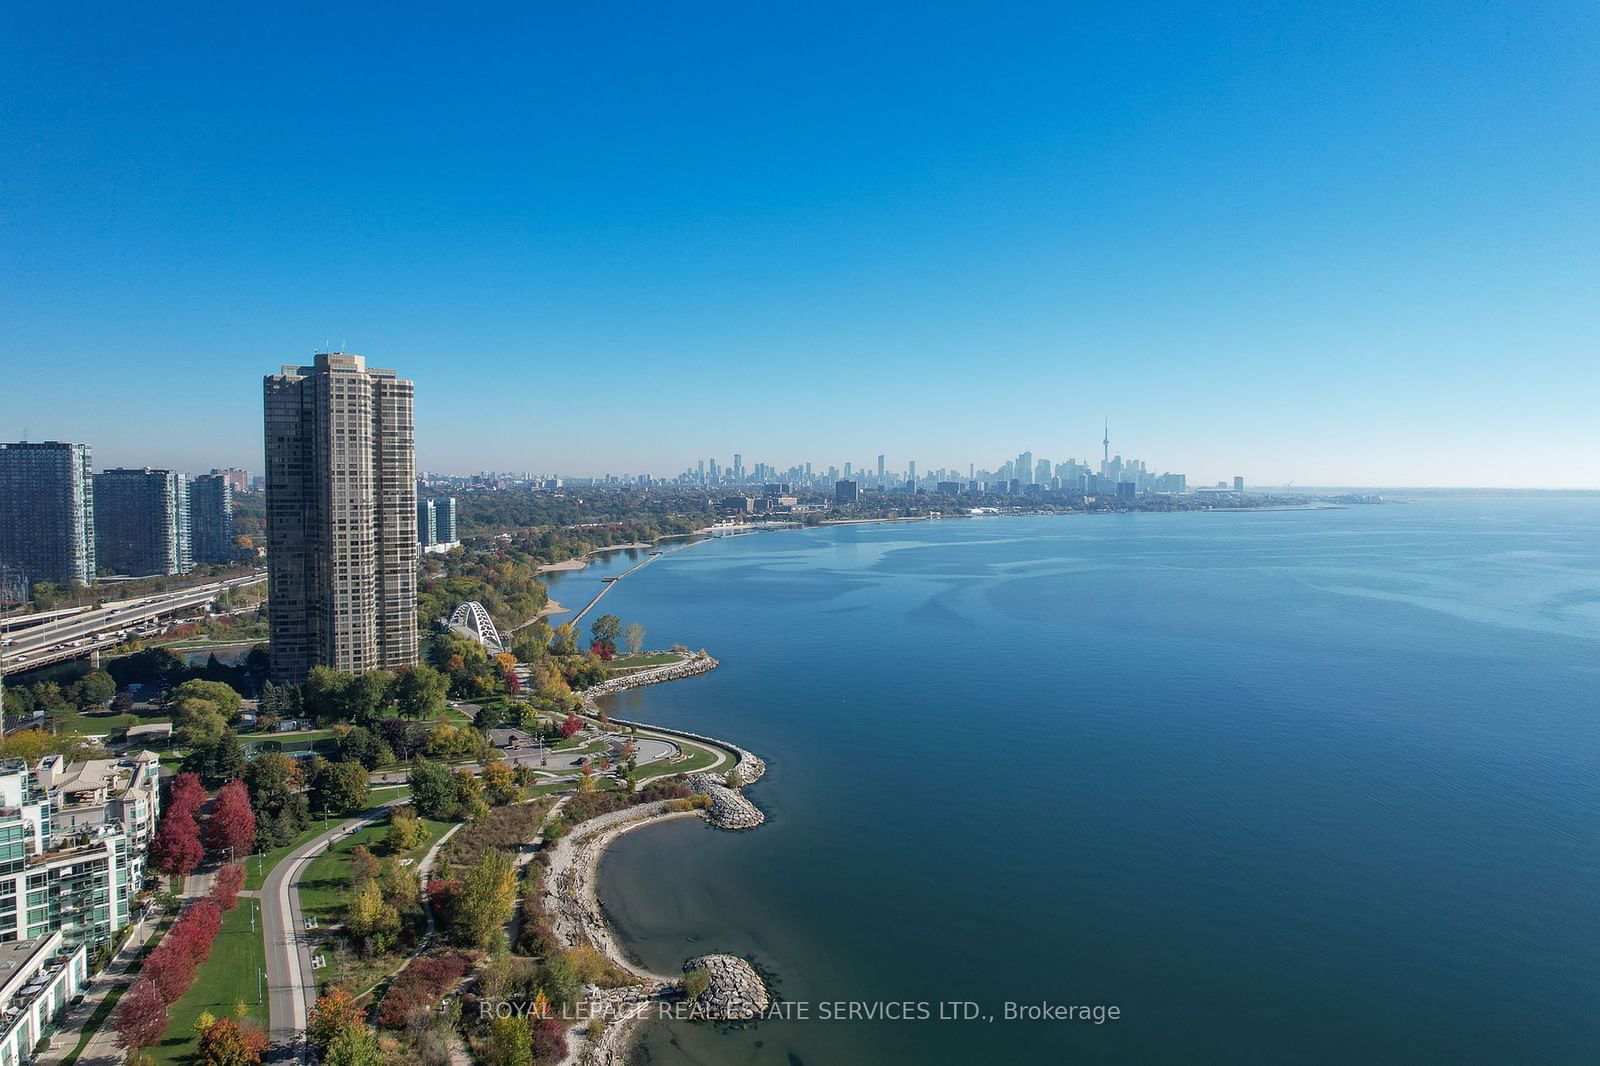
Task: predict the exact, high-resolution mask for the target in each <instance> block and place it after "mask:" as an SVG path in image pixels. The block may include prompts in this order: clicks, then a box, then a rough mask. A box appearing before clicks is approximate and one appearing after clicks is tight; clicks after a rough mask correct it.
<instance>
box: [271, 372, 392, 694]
mask: <svg viewBox="0 0 1600 1066" xmlns="http://www.w3.org/2000/svg"><path fill="white" fill-rule="evenodd" d="M263 388H264V393H265V411H266V445H267V448H266V458H267V470H266V485H267V565H268V577H267V581H268V586H267V587H268V595H269V600H268V602H269V604H270V607H269V617H270V620H271V627H272V673H273V676H274V677H276V678H278V679H280V680H286V681H298V680H300V679H302V678H304V677H305V676H306V674H307V673H309V672H310V670H311V668H312V667H313V666H331V667H333V668H334V669H336V670H344V671H348V672H350V673H358V674H359V673H363V672H365V671H368V670H375V669H379V668H392V667H396V666H409V665H411V664H412V663H414V662H416V659H417V587H416V581H417V480H416V459H415V454H414V429H413V424H412V391H413V390H412V384H411V382H409V381H404V380H402V379H400V378H398V377H397V376H396V375H395V372H394V371H393V370H378V369H375V368H374V369H368V367H367V361H366V359H365V358H363V357H362V356H359V355H348V354H346V353H344V352H334V353H324V354H318V355H317V356H316V357H315V359H314V360H313V362H312V365H311V366H298V367H297V366H285V367H284V368H283V372H282V373H280V374H269V375H267V377H266V378H265V380H264V382H263Z"/></svg>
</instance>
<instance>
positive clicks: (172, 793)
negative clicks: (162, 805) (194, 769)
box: [166, 773, 206, 815]
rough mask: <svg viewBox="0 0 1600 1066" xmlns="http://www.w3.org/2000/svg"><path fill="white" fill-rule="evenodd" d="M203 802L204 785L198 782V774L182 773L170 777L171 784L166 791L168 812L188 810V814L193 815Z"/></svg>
mask: <svg viewBox="0 0 1600 1066" xmlns="http://www.w3.org/2000/svg"><path fill="white" fill-rule="evenodd" d="M205 803H206V787H205V786H204V785H202V784H201V783H200V777H199V775H197V774H193V773H184V774H179V775H178V776H177V777H174V778H173V779H172V786H171V788H170V789H169V790H168V792H167V808H166V809H167V813H168V814H171V813H173V812H175V811H188V812H189V814H190V815H195V814H198V813H199V812H200V808H201V807H204V806H205Z"/></svg>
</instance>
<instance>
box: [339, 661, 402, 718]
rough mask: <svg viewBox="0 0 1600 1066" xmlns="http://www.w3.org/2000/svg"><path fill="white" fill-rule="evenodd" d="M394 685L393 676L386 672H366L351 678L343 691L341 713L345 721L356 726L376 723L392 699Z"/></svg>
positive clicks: (394, 679)
mask: <svg viewBox="0 0 1600 1066" xmlns="http://www.w3.org/2000/svg"><path fill="white" fill-rule="evenodd" d="M395 684H396V678H395V675H394V674H393V673H391V672H390V671H388V670H368V671H367V672H366V673H364V674H359V675H357V676H356V677H354V678H352V679H351V681H350V683H349V684H347V685H346V686H345V690H344V699H343V708H342V711H343V715H344V718H345V720H346V721H350V722H354V723H356V724H357V725H368V724H370V723H372V722H375V721H377V720H378V716H379V714H380V713H381V712H382V711H383V710H384V709H385V708H387V707H388V706H389V702H390V700H391V699H392V698H393V695H394V691H395Z"/></svg>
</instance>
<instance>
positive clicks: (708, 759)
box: [635, 737, 732, 781]
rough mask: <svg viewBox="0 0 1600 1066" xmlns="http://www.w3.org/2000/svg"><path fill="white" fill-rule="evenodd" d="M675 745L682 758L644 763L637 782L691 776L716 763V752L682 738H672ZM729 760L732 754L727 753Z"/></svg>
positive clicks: (640, 768)
mask: <svg viewBox="0 0 1600 1066" xmlns="http://www.w3.org/2000/svg"><path fill="white" fill-rule="evenodd" d="M671 739H672V740H674V741H675V742H676V743H677V745H678V746H679V747H680V748H682V749H683V754H684V757H683V758H682V759H679V760H678V761H676V762H664V763H655V762H653V763H646V764H645V765H644V766H641V767H639V775H638V777H637V778H636V779H635V780H637V781H650V780H653V779H654V778H657V777H671V776H672V775H673V774H692V773H694V772H695V771H696V770H704V769H705V768H706V767H708V766H710V765H712V764H713V763H715V762H716V761H717V755H716V752H714V751H712V750H711V749H710V748H706V747H702V746H700V745H699V744H692V743H690V742H689V741H687V740H684V739H683V738H682V737H673V738H671ZM729 758H730V760H731V758H732V754H731V753H729Z"/></svg>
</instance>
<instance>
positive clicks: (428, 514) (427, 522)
mask: <svg viewBox="0 0 1600 1066" xmlns="http://www.w3.org/2000/svg"><path fill="white" fill-rule="evenodd" d="M438 529H439V519H438V515H437V514H436V513H435V511H434V507H433V501H432V500H418V501H417V544H419V545H420V546H422V547H424V548H431V547H433V546H434V545H435V544H437V543H439V534H438Z"/></svg>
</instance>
